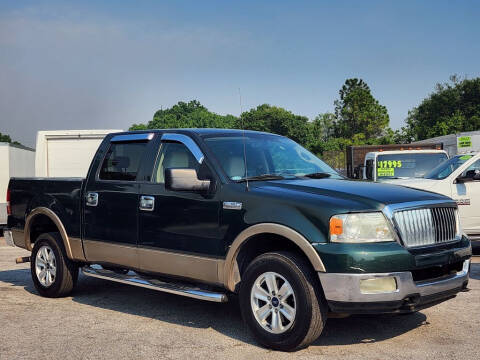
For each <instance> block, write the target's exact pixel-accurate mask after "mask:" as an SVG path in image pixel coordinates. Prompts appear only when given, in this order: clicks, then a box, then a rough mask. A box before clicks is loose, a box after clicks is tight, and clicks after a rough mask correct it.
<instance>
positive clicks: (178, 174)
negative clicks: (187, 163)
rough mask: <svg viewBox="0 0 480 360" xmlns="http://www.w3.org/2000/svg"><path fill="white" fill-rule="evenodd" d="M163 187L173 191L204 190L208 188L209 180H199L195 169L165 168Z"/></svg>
mask: <svg viewBox="0 0 480 360" xmlns="http://www.w3.org/2000/svg"><path fill="white" fill-rule="evenodd" d="M165 188H166V189H167V190H173V191H198V192H205V191H208V190H209V189H210V180H199V179H198V175H197V171H196V170H195V169H175V168H168V169H165Z"/></svg>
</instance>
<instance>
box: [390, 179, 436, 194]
mask: <svg viewBox="0 0 480 360" xmlns="http://www.w3.org/2000/svg"><path fill="white" fill-rule="evenodd" d="M385 182H386V183H389V184H393V185H401V186H407V187H409V188H413V189H420V190H428V191H433V192H436V190H437V188H439V187H440V185H441V181H440V180H431V179H423V178H411V179H392V180H387V181H385Z"/></svg>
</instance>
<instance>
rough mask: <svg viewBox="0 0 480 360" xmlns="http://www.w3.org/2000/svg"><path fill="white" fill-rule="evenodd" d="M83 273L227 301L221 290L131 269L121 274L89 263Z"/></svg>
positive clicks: (145, 286)
mask: <svg viewBox="0 0 480 360" xmlns="http://www.w3.org/2000/svg"><path fill="white" fill-rule="evenodd" d="M81 270H82V274H83V275H85V276H91V277H95V278H98V279H104V280H111V281H116V282H119V283H123V284H129V285H134V286H140V287H144V288H147V289H152V290H157V291H163V292H167V293H170V294H176V295H182V296H187V297H191V298H194V299H200V300H206V301H214V302H227V301H228V297H227V294H225V293H221V292H214V291H210V290H204V289H201V288H197V287H193V286H189V285H186V284H182V283H178V282H177V283H174V282H171V283H170V282H165V281H162V280H158V279H155V278H146V277H142V276H139V275H137V274H136V273H134V272H132V271H130V272H128V273H127V274H119V273H116V272H114V271H111V270H106V269H103V268H102V267H101V266H100V265H87V266H83V267H82V268H81Z"/></svg>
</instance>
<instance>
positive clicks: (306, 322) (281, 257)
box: [239, 251, 327, 351]
mask: <svg viewBox="0 0 480 360" xmlns="http://www.w3.org/2000/svg"><path fill="white" fill-rule="evenodd" d="M272 279H274V280H273V281H272ZM268 283H270V285H271V286H269V285H268ZM275 286H276V287H277V292H276V293H275V294H273V293H272V292H271V291H270V290H271V288H274V287H275ZM259 288H260V290H259ZM285 289H287V290H285ZM254 290H255V291H254ZM262 290H263V292H262ZM290 291H291V292H292V293H293V294H290ZM265 292H266V293H268V295H269V297H268V298H267V300H265V299H264V297H265V296H266V294H265ZM257 294H258V297H257ZM282 294H283V298H281V296H282ZM287 294H288V295H287ZM262 298H263V300H262ZM239 302H240V310H241V312H242V317H243V319H244V321H245V322H246V324H247V326H248V327H249V329H250V330H251V332H252V333H253V335H254V337H255V339H256V340H257V341H258V342H259V343H261V344H262V345H264V346H265V347H268V348H271V349H275V350H282V351H295V350H298V349H301V348H305V347H307V346H308V345H310V344H311V343H312V342H313V341H315V340H316V339H317V338H318V337H319V336H320V334H321V333H322V331H323V328H324V326H325V322H326V320H327V306H326V301H325V300H324V297H323V293H322V291H321V287H320V282H319V280H318V279H317V277H316V274H315V272H314V271H313V269H311V267H310V264H309V263H307V261H305V260H304V259H303V258H302V257H300V256H298V255H296V254H294V253H290V252H283V251H281V252H280V251H279V252H270V253H266V254H263V255H260V256H258V257H257V258H255V259H254V260H253V261H252V262H251V263H250V264H249V265H248V267H247V269H246V271H245V273H244V274H243V275H242V282H241V284H240V294H239ZM262 309H263V310H262ZM292 309H293V310H294V311H292ZM267 311H268V312H269V314H268V315H266V317H265V314H266V313H267ZM256 314H257V315H256ZM292 314H293V316H292ZM286 315H287V316H286ZM289 318H290V319H289ZM257 319H258V320H257Z"/></svg>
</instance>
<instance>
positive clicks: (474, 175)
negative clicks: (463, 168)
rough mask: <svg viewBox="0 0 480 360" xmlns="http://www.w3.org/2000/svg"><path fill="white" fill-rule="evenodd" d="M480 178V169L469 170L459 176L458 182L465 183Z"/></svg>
mask: <svg viewBox="0 0 480 360" xmlns="http://www.w3.org/2000/svg"><path fill="white" fill-rule="evenodd" d="M478 180H480V171H478V170H468V171H467V172H466V173H464V174H462V175H460V176H459V177H458V178H457V183H465V182H470V181H478Z"/></svg>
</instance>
